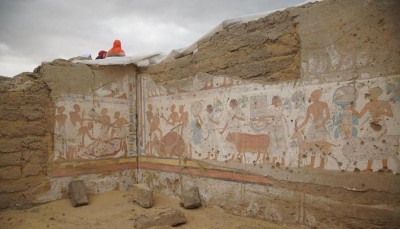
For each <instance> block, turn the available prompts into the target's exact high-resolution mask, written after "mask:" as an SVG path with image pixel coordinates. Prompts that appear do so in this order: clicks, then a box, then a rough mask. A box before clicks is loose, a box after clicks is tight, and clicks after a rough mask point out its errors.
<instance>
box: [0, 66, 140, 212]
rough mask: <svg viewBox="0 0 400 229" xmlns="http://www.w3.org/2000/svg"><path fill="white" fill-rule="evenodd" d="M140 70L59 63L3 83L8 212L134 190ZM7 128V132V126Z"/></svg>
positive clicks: (3, 159)
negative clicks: (78, 184)
mask: <svg viewBox="0 0 400 229" xmlns="http://www.w3.org/2000/svg"><path fill="white" fill-rule="evenodd" d="M135 76H136V70H135V67H134V66H133V65H126V66H89V65H83V64H73V63H71V62H69V61H65V60H55V61H53V62H51V63H45V64H42V65H41V66H39V67H38V68H37V69H36V70H35V73H30V74H25V75H22V76H21V77H16V78H14V79H8V80H4V81H2V83H1V86H2V91H1V96H2V100H1V101H4V102H2V105H1V106H2V112H1V122H2V128H1V134H2V140H1V144H0V145H1V146H2V147H1V152H2V154H1V160H0V161H1V164H0V166H1V172H0V174H1V182H2V183H1V187H2V189H1V190H0V193H1V194H0V195H1V208H5V207H20V206H21V205H26V206H29V204H35V203H42V202H46V201H50V200H55V199H59V198H64V197H67V191H66V190H67V186H68V183H69V182H70V181H72V180H76V179H83V180H84V183H85V186H86V188H87V191H88V192H89V193H98V192H104V191H109V190H114V189H120V190H128V189H129V188H130V187H131V186H132V183H133V182H135V180H136V179H135V171H136V166H137V163H136V159H135V151H136V141H135V139H136V121H135V119H134V118H133V116H134V114H135V112H136V111H135V110H136V105H135V103H136V95H135V93H136V90H135V85H136V81H135ZM3 124H4V125H3Z"/></svg>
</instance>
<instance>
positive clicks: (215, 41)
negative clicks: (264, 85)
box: [141, 11, 300, 84]
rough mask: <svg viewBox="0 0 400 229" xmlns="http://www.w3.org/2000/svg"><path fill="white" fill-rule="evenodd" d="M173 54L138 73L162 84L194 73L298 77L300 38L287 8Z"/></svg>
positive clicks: (256, 78) (264, 79)
mask: <svg viewBox="0 0 400 229" xmlns="http://www.w3.org/2000/svg"><path fill="white" fill-rule="evenodd" d="M176 57H177V58H176V59H174V60H173V61H169V60H166V61H164V62H162V63H160V64H158V65H153V66H150V67H148V68H147V69H142V70H141V73H143V74H151V75H152V76H154V79H155V81H157V82H163V83H166V84H169V83H171V82H170V80H171V79H174V80H179V79H185V78H188V77H190V76H193V75H195V74H197V73H198V72H202V73H207V74H210V75H229V76H232V77H240V78H243V79H248V80H252V81H257V82H275V81H278V80H279V81H285V80H295V79H298V78H299V77H300V68H299V60H300V39H299V35H298V32H297V24H296V22H294V17H293V16H291V15H290V14H289V13H288V11H282V12H276V13H274V14H272V15H270V16H269V17H265V18H262V19H259V20H256V21H250V22H248V23H242V24H238V25H236V26H233V27H231V28H229V27H228V28H226V29H223V30H222V31H219V32H217V33H216V34H214V35H212V36H211V37H209V38H205V39H203V40H200V41H199V42H198V44H197V49H196V50H195V51H194V52H193V53H190V54H188V55H184V56H182V55H181V56H179V55H178V56H176Z"/></svg>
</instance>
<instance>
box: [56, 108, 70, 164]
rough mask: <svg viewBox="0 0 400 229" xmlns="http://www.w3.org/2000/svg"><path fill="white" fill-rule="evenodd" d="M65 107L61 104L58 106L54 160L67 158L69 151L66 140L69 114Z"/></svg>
mask: <svg viewBox="0 0 400 229" xmlns="http://www.w3.org/2000/svg"><path fill="white" fill-rule="evenodd" d="M64 111H65V107H64V106H59V107H58V108H57V115H56V118H55V119H56V126H55V130H54V132H55V139H54V160H57V159H59V158H65V157H66V152H67V142H66V137H67V136H66V122H67V118H68V115H66V114H64Z"/></svg>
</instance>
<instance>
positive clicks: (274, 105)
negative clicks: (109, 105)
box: [140, 75, 400, 173]
mask: <svg viewBox="0 0 400 229" xmlns="http://www.w3.org/2000/svg"><path fill="white" fill-rule="evenodd" d="M212 78H217V77H212ZM193 81H194V82H196V83H199V82H198V81H195V80H193ZM399 81H400V78H399V76H391V77H380V78H374V79H370V80H354V81H345V82H340V83H327V84H317V85H297V86H295V87H294V85H292V84H283V85H260V84H257V83H244V82H242V81H235V84H233V85H230V86H225V85H222V84H221V85H220V86H214V87H206V86H207V82H203V84H201V85H197V87H196V88H200V89H197V90H195V89H193V90H190V91H180V92H178V90H174V91H175V93H170V94H165V95H162V94H159V95H154V94H152V95H149V94H144V95H142V96H143V101H142V107H148V110H146V111H145V112H144V111H143V112H142V113H141V115H140V116H141V126H142V127H144V128H143V129H142V130H141V131H142V132H143V135H142V136H143V137H144V144H143V145H141V152H142V154H143V155H152V156H158V157H175V158H176V157H178V158H180V157H181V156H183V155H184V156H186V157H187V158H191V159H196V160H215V161H219V162H224V163H225V162H227V163H231V162H237V161H241V162H242V163H245V164H270V165H272V166H276V165H278V166H285V167H306V166H307V167H311V168H321V169H327V170H347V171H359V170H364V171H380V170H390V171H391V172H393V173H398V172H399V166H400V163H399V156H398V150H399V144H398V141H399V135H400V128H399V127H400V116H399V114H398V113H396V112H398V111H399V109H400V108H399V102H398V97H399V92H398V90H399V88H398V87H399ZM148 82H150V83H148ZM148 84H150V85H152V86H154V85H157V88H160V89H161V91H167V90H166V89H165V90H164V89H163V85H161V84H160V85H158V84H157V83H155V82H153V81H152V80H151V78H150V77H148V76H146V75H142V76H141V85H142V87H144V88H146V87H147V85H148ZM189 85H192V83H191V82H189ZM192 88H193V87H192ZM143 91H146V90H143ZM170 91H172V90H171V89H170ZM216 95H217V96H216ZM308 97H309V99H308V104H307V103H306V101H305V98H308ZM176 107H180V111H179V112H177V111H176ZM186 107H190V108H191V109H187V110H186V109H185V108H186ZM160 117H161V118H160ZM154 120H156V121H154ZM188 123H190V125H188ZM170 135H171V136H172V135H173V137H170ZM164 138H167V139H168V141H167V140H165V141H164V140H162V139H164ZM158 139H161V141H159V140H158ZM174 139H175V140H174ZM167 142H168V144H167ZM217 142H218V143H219V144H217ZM166 145H169V146H170V147H172V148H174V147H179V148H175V149H176V154H175V155H174V154H173V153H172V152H170V150H167V153H166V152H165V150H164V151H163V150H161V148H160V147H165V146H166ZM172 148H171V150H172ZM177 149H179V150H177ZM172 151H173V150H172ZM242 157H243V160H238V158H242Z"/></svg>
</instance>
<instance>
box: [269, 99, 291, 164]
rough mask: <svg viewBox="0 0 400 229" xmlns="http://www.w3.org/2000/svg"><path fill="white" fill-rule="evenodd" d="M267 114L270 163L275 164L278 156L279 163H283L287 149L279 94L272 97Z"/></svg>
mask: <svg viewBox="0 0 400 229" xmlns="http://www.w3.org/2000/svg"><path fill="white" fill-rule="evenodd" d="M268 113H269V116H268V117H267V118H269V123H270V125H269V131H270V133H269V136H270V139H271V146H270V150H269V154H270V157H272V164H273V165H275V160H276V159H278V158H280V165H282V166H283V165H285V155H286V152H287V150H288V146H287V139H286V136H287V125H286V121H285V117H284V116H283V104H282V99H281V97H279V96H274V97H272V108H271V109H269V110H268Z"/></svg>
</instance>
